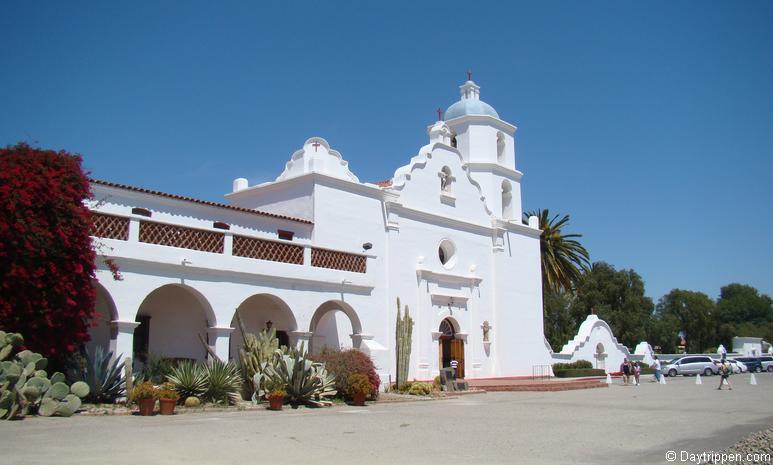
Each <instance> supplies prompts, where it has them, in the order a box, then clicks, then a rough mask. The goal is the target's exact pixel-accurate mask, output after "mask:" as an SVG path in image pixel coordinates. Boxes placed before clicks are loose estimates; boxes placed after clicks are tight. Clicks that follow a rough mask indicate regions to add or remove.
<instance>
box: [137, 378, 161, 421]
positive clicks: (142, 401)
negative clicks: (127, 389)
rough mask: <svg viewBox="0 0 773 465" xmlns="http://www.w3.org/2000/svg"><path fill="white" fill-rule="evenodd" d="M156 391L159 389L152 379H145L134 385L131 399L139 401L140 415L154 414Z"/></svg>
mask: <svg viewBox="0 0 773 465" xmlns="http://www.w3.org/2000/svg"><path fill="white" fill-rule="evenodd" d="M156 393H157V389H156V387H155V386H153V383H151V382H150V381H145V382H144V383H140V384H138V385H136V386H134V389H133V390H132V393H131V400H133V401H135V402H137V405H138V406H139V408H140V415H142V416H150V415H153V410H154V409H155V408H156Z"/></svg>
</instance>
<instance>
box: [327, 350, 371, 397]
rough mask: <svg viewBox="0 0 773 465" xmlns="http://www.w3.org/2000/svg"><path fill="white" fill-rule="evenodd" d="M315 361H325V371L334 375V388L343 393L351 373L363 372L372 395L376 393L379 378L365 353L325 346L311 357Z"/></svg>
mask: <svg viewBox="0 0 773 465" xmlns="http://www.w3.org/2000/svg"><path fill="white" fill-rule="evenodd" d="M312 358H313V359H314V360H315V361H317V362H325V368H327V371H328V372H329V373H331V374H332V375H333V376H335V379H336V390H337V391H338V392H339V393H340V394H343V393H345V392H346V388H347V386H346V382H347V380H348V379H349V376H351V375H353V374H363V375H365V376H367V377H368V381H370V384H371V386H373V396H377V395H378V387H379V385H380V384H381V379H380V378H379V376H378V373H376V367H375V366H374V365H373V361H372V360H371V359H370V357H368V355H367V354H365V353H363V352H360V351H359V350H357V349H349V350H332V349H330V348H328V347H325V348H324V349H323V350H322V353H320V354H318V355H315V356H314V357H312Z"/></svg>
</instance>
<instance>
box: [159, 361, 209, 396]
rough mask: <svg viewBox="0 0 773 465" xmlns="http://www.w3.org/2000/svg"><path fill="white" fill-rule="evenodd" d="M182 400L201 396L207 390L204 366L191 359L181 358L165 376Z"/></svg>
mask: <svg viewBox="0 0 773 465" xmlns="http://www.w3.org/2000/svg"><path fill="white" fill-rule="evenodd" d="M167 379H168V380H169V382H170V383H172V384H173V385H174V388H175V390H176V391H177V392H178V393H180V398H182V399H183V400H184V399H186V398H188V397H201V396H203V395H204V393H205V392H207V373H206V371H205V369H204V367H203V366H202V365H200V364H198V363H196V362H194V361H193V360H183V361H182V362H180V363H179V364H178V365H177V366H176V367H174V368H172V373H171V374H169V375H168V376H167Z"/></svg>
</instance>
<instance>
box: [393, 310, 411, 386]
mask: <svg viewBox="0 0 773 465" xmlns="http://www.w3.org/2000/svg"><path fill="white" fill-rule="evenodd" d="M395 332H396V342H397V344H396V346H395V350H396V351H397V354H396V355H397V387H398V388H399V387H400V386H401V385H403V384H404V383H405V382H406V381H408V368H409V367H410V364H411V336H412V334H413V318H411V317H410V316H409V315H408V306H407V305H406V306H405V314H404V315H403V316H402V317H401V316H400V298H399V297H398V298H397V325H396V331H395Z"/></svg>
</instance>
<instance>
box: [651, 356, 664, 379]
mask: <svg viewBox="0 0 773 465" xmlns="http://www.w3.org/2000/svg"><path fill="white" fill-rule="evenodd" d="M654 359H655V361H654V362H652V365H650V367H652V368H653V369H654V370H655V382H656V383H659V382H660V377H661V376H662V375H661V373H660V360H658V356H657V355H656V356H655V357H654Z"/></svg>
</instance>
